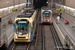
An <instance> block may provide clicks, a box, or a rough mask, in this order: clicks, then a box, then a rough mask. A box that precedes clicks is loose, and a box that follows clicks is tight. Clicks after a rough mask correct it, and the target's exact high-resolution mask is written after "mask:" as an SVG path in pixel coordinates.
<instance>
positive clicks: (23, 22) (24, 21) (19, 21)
mask: <svg viewBox="0 0 75 50" xmlns="http://www.w3.org/2000/svg"><path fill="white" fill-rule="evenodd" d="M18 23H27V21H18Z"/></svg>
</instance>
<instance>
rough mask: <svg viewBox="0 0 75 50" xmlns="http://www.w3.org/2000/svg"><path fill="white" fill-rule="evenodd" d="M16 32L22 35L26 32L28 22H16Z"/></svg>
mask: <svg viewBox="0 0 75 50" xmlns="http://www.w3.org/2000/svg"><path fill="white" fill-rule="evenodd" d="M16 26H17V27H16V33H17V34H20V35H24V34H27V33H28V28H29V24H17V25H16Z"/></svg>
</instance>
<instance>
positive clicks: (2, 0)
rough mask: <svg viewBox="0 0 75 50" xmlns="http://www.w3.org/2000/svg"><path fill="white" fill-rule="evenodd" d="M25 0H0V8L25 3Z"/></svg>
mask: <svg viewBox="0 0 75 50" xmlns="http://www.w3.org/2000/svg"><path fill="white" fill-rule="evenodd" d="M24 2H25V0H0V9H1V8H5V7H9V6H13V5H17V4H21V3H24Z"/></svg>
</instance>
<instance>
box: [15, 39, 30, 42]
mask: <svg viewBox="0 0 75 50" xmlns="http://www.w3.org/2000/svg"><path fill="white" fill-rule="evenodd" d="M14 42H31V41H30V40H29V39H14Z"/></svg>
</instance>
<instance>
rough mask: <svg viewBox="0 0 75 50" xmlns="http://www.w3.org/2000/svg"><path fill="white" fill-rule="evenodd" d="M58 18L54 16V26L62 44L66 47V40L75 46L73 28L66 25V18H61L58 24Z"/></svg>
mask: <svg viewBox="0 0 75 50" xmlns="http://www.w3.org/2000/svg"><path fill="white" fill-rule="evenodd" d="M56 17H57V16H53V24H54V26H55V28H56V31H57V33H58V35H59V38H60V40H61V42H62V44H63V45H64V44H65V40H66V41H70V42H71V43H73V45H75V30H73V28H72V27H71V26H70V25H69V24H65V22H64V21H65V19H64V18H61V19H60V23H58V22H57V20H56ZM67 37H68V38H67ZM68 39H69V40H68Z"/></svg>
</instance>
